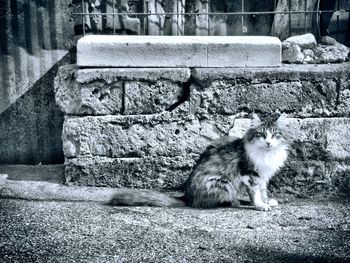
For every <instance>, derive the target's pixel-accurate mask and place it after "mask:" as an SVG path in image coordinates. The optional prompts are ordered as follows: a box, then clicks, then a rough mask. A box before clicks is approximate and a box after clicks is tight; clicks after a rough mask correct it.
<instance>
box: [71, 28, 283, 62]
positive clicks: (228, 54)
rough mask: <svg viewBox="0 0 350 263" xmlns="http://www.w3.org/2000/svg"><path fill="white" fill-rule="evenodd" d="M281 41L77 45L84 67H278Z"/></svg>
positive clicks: (100, 38)
mask: <svg viewBox="0 0 350 263" xmlns="http://www.w3.org/2000/svg"><path fill="white" fill-rule="evenodd" d="M281 46H282V45H281V41H280V40H279V39H278V38H276V37H266V36H225V37H223V36H111V35H90V36H85V37H83V38H81V39H80V40H79V41H78V44H77V65H78V66H80V67H278V66H280V64H281Z"/></svg>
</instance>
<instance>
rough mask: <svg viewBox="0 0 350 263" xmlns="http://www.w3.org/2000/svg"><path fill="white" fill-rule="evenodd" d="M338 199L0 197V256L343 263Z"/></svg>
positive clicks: (349, 233) (344, 220)
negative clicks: (186, 204)
mask: <svg viewBox="0 0 350 263" xmlns="http://www.w3.org/2000/svg"><path fill="white" fill-rule="evenodd" d="M349 208H350V205H349V202H348V201H346V200H335V201H318V202H315V201H313V202H311V201H302V202H300V201H298V202H292V203H287V204H282V205H281V206H280V207H279V208H276V209H275V210H273V211H271V212H258V211H254V210H251V209H247V208H240V209H229V208H225V209H214V210H196V209H189V208H181V209H180V208H150V207H133V208H129V207H109V206H105V205H103V203H97V202H63V201H28V200H19V199H0V262H350V209H349Z"/></svg>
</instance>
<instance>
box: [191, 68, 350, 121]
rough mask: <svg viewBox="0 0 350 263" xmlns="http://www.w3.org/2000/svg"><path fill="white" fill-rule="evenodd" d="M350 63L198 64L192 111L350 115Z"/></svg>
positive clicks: (192, 89) (305, 115)
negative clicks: (265, 66)
mask: <svg viewBox="0 0 350 263" xmlns="http://www.w3.org/2000/svg"><path fill="white" fill-rule="evenodd" d="M349 72H350V63H343V64H336V65H318V66H313V65H299V66H296V65H284V66H282V67H280V68H274V69H269V70H266V69H236V70H230V69H225V68H224V69H214V68H211V69H209V68H208V69H199V68H196V69H193V70H192V76H193V78H194V79H195V81H196V82H197V84H194V85H192V87H191V96H190V103H191V113H194V114H199V115H201V114H208V113H209V114H225V115H227V114H237V113H240V112H242V111H248V112H252V111H258V112H262V113H271V112H274V111H275V110H276V109H279V110H280V111H284V112H288V113H291V114H292V115H293V116H296V117H320V116H325V117H328V116H348V114H349V112H350V108H349V99H348V93H349V89H350V85H349V83H350V82H349V79H350V77H349V76H350V75H349Z"/></svg>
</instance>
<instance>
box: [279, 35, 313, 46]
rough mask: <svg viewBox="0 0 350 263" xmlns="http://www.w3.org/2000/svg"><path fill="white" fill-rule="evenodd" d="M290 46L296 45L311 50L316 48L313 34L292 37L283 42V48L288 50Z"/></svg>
mask: <svg viewBox="0 0 350 263" xmlns="http://www.w3.org/2000/svg"><path fill="white" fill-rule="evenodd" d="M291 45H297V46H299V47H300V48H302V49H312V48H314V47H316V45H317V43H316V39H315V37H314V35H313V34H311V33H307V34H304V35H299V36H292V37H289V38H287V39H286V40H284V41H283V48H289V47H290V46H291Z"/></svg>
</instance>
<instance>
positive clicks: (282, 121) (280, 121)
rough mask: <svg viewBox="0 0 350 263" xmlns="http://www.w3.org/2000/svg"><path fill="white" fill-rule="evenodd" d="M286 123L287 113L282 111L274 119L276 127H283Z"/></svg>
mask: <svg viewBox="0 0 350 263" xmlns="http://www.w3.org/2000/svg"><path fill="white" fill-rule="evenodd" d="M286 124H287V114H286V113H282V114H281V115H280V116H279V117H278V118H277V120H276V126H277V127H278V128H283V127H284V126H285V125H286Z"/></svg>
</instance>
